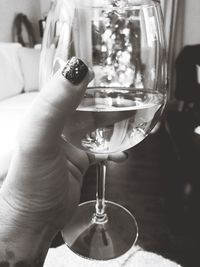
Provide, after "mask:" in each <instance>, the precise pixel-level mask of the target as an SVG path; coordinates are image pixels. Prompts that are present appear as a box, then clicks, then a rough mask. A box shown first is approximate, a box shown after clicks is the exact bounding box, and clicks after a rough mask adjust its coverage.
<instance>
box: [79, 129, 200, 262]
mask: <svg viewBox="0 0 200 267" xmlns="http://www.w3.org/2000/svg"><path fill="white" fill-rule="evenodd" d="M128 152H129V158H128V160H126V161H125V162H123V163H119V164H116V163H111V162H110V163H109V165H108V177H107V182H106V198H107V199H108V200H112V201H115V202H117V203H119V204H121V205H123V206H125V207H126V208H127V209H129V210H130V211H131V212H132V213H133V214H134V215H135V217H136V219H137V222H138V225H139V240H138V244H139V245H140V246H141V247H142V248H144V249H146V250H148V251H152V252H155V253H158V254H161V255H163V256H165V257H167V258H169V259H171V260H173V261H176V262H178V263H180V264H182V265H183V266H185V267H193V266H194V267H196V266H200V260H199V257H198V256H199V255H198V254H199V247H200V245H199V244H200V243H199V241H200V238H199V236H198V235H199V234H198V230H199V229H198V225H197V223H196V221H197V217H198V216H197V215H196V214H197V213H198V212H200V211H199V209H198V208H199V203H198V204H197V203H196V202H195V208H194V207H193V203H192V204H191V205H190V204H188V203H189V202H188V201H189V200H188V199H187V197H188V195H187V194H185V191H184V190H186V189H187V190H189V189H190V188H187V186H186V181H185V180H183V179H182V171H181V166H180V165H181V164H180V161H179V159H177V155H176V151H174V147H173V144H172V142H171V139H170V137H169V135H168V133H167V132H166V131H165V129H164V128H163V127H161V129H160V130H159V131H158V132H156V133H154V134H150V135H149V136H148V137H147V138H146V140H144V141H143V142H142V143H140V144H138V145H137V146H136V147H134V148H132V149H130V150H129V151H128ZM95 186H96V181H95V167H94V166H93V167H91V168H90V169H89V170H88V172H87V174H86V175H85V179H84V184H83V189H82V195H81V202H83V201H87V200H91V199H95ZM186 193H187V192H186ZM198 193H199V192H198ZM191 206H192V208H191ZM194 209H195V210H196V212H195V210H194Z"/></svg>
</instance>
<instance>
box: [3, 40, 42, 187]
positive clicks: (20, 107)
mask: <svg viewBox="0 0 200 267" xmlns="http://www.w3.org/2000/svg"><path fill="white" fill-rule="evenodd" d="M39 58H40V50H39V49H35V48H25V47H22V46H21V45H20V44H18V43H2V42H0V183H1V182H2V181H3V179H4V178H5V176H6V173H7V171H8V168H9V164H10V160H11V157H12V151H13V148H14V146H15V142H16V135H17V130H18V127H19V125H20V121H21V120H22V118H23V115H24V112H25V110H26V109H27V108H28V107H29V105H30V104H31V102H32V101H33V100H34V98H35V97H36V96H37V94H38V88H39V86H38V73H39Z"/></svg>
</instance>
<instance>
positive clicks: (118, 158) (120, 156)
mask: <svg viewBox="0 0 200 267" xmlns="http://www.w3.org/2000/svg"><path fill="white" fill-rule="evenodd" d="M127 159H128V153H127V152H126V151H125V152H119V153H114V154H110V155H109V156H108V160H110V161H114V162H116V163H117V162H123V161H125V160H127Z"/></svg>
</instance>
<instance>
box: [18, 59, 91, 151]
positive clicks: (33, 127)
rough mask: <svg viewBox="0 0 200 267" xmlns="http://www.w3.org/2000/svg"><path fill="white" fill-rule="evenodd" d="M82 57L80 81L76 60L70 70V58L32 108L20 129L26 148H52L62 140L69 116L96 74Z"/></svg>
mask: <svg viewBox="0 0 200 267" xmlns="http://www.w3.org/2000/svg"><path fill="white" fill-rule="evenodd" d="M73 59H74V58H73ZM76 60H78V59H76ZM78 61H79V62H81V64H82V66H81V68H80V69H79V70H80V72H82V73H79V74H80V77H78V78H79V79H78V84H77V80H76V81H73V79H74V78H77V77H74V76H73V75H75V74H74V73H73V71H74V69H73V67H74V66H73V64H71V65H70V68H69V70H68V71H66V69H67V68H68V67H69V62H70V61H68V62H67V65H66V67H65V68H64V70H63V72H62V71H58V72H57V73H56V74H55V75H54V76H53V77H52V78H51V79H50V81H49V82H48V83H47V84H46V85H45V87H44V88H43V89H42V90H41V92H40V93H39V94H38V97H37V98H36V99H35V101H34V102H33V104H32V105H31V107H30V108H29V110H28V112H27V113H26V115H25V118H24V122H23V124H22V127H21V129H20V132H19V144H20V145H21V147H22V148H23V149H26V148H28V149H31V148H34V149H38V148H40V149H46V148H47V149H49V148H51V147H52V146H55V145H56V144H57V142H59V141H60V135H61V133H62V130H63V127H64V124H65V121H66V120H67V117H68V116H70V114H71V112H72V111H73V110H75V109H76V108H77V106H78V105H79V103H80V101H81V99H82V97H83V94H84V92H85V90H86V87H87V85H88V83H89V82H90V81H91V79H92V78H93V73H92V72H91V71H90V70H88V68H87V67H86V65H85V64H84V63H83V62H82V61H81V60H78ZM64 71H65V72H64ZM68 72H69V73H68ZM83 72H84V73H83ZM79 74H78V75H79ZM75 82H76V83H75ZM74 83H75V84H74Z"/></svg>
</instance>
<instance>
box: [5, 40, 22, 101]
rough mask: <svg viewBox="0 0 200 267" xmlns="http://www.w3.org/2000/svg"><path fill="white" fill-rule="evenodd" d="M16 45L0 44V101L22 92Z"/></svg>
mask: <svg viewBox="0 0 200 267" xmlns="http://www.w3.org/2000/svg"><path fill="white" fill-rule="evenodd" d="M20 47H21V45H20V44H18V43H2V42H0V100H2V99H5V98H8V97H11V96H14V95H17V94H19V93H20V92H22V90H23V86H24V82H23V75H22V72H21V66H20V61H19V55H18V52H19V48H20Z"/></svg>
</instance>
